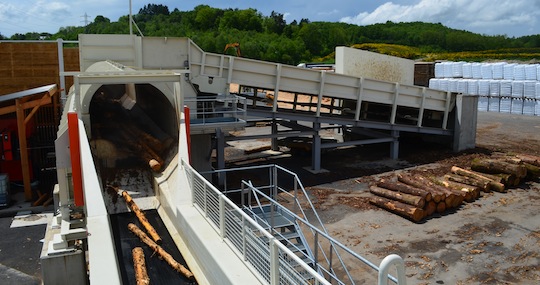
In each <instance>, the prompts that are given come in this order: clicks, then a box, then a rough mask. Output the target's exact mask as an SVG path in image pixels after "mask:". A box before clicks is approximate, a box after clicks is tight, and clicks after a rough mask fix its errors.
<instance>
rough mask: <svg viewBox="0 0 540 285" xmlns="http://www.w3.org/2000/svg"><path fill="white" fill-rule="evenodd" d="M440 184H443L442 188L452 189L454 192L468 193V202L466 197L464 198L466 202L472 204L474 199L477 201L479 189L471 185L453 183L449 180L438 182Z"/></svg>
mask: <svg viewBox="0 0 540 285" xmlns="http://www.w3.org/2000/svg"><path fill="white" fill-rule="evenodd" d="M440 181H441V183H443V185H444V186H446V187H448V188H452V189H454V190H456V191H461V192H465V193H469V194H470V199H471V200H470V201H469V200H468V197H466V198H465V200H466V201H467V202H472V201H474V200H476V199H478V197H480V191H481V190H480V188H479V187H476V186H472V185H468V184H463V183H459V182H455V181H450V180H444V179H443V180H440Z"/></svg>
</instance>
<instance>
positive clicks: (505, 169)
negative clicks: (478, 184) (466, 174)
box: [471, 159, 527, 178]
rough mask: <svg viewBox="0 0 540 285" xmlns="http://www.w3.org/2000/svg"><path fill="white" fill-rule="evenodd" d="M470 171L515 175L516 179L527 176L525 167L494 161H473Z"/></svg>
mask: <svg viewBox="0 0 540 285" xmlns="http://www.w3.org/2000/svg"><path fill="white" fill-rule="evenodd" d="M471 169H472V170H474V171H478V172H485V173H491V174H498V173H507V174H515V175H516V176H517V177H518V178H523V177H525V176H526V175H527V168H525V166H523V165H519V164H511V163H508V162H504V161H502V160H496V159H474V160H473V161H472V164H471Z"/></svg>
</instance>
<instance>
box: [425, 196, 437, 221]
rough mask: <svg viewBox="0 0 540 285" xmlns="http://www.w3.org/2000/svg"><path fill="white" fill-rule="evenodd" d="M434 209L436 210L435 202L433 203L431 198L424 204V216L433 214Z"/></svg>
mask: <svg viewBox="0 0 540 285" xmlns="http://www.w3.org/2000/svg"><path fill="white" fill-rule="evenodd" d="M436 210H437V203H435V202H434V201H433V200H431V201H429V202H427V203H426V205H425V206H424V212H425V213H426V217H427V216H431V215H433V213H435V211H436Z"/></svg>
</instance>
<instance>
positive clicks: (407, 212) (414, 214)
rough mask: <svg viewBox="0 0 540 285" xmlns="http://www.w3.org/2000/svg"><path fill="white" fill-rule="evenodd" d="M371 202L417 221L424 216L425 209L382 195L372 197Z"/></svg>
mask: <svg viewBox="0 0 540 285" xmlns="http://www.w3.org/2000/svg"><path fill="white" fill-rule="evenodd" d="M369 202H370V203H372V204H374V205H376V206H379V207H381V208H384V209H386V210H388V211H391V212H393V213H396V214H398V215H400V216H403V217H405V218H408V219H411V220H412V221H414V222H416V223H417V222H419V221H421V220H422V219H423V218H424V210H422V209H420V208H417V207H414V206H411V205H408V204H405V203H401V202H398V201H394V200H390V199H387V198H382V197H374V198H371V199H369Z"/></svg>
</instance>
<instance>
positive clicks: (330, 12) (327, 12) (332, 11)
mask: <svg viewBox="0 0 540 285" xmlns="http://www.w3.org/2000/svg"><path fill="white" fill-rule="evenodd" d="M338 13H339V11H338V10H337V9H334V10H329V11H324V12H318V13H317V15H319V16H331V15H336V14H338Z"/></svg>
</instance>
